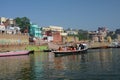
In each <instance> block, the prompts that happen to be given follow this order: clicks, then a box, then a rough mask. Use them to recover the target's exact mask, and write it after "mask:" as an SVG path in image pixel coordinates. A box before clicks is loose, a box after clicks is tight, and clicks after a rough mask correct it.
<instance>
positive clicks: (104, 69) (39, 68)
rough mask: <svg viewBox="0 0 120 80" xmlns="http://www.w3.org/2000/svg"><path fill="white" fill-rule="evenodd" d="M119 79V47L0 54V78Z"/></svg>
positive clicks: (25, 79)
mask: <svg viewBox="0 0 120 80" xmlns="http://www.w3.org/2000/svg"><path fill="white" fill-rule="evenodd" d="M76 79H77V80H120V49H95V50H88V52H87V53H85V54H77V55H64V56H57V57H56V56H55V55H54V53H44V52H35V53H34V54H30V55H25V56H13V57H0V80H76Z"/></svg>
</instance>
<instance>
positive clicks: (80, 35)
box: [78, 30, 89, 40]
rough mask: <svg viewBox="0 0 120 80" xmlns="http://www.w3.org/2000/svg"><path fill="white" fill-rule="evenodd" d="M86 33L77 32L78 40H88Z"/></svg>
mask: <svg viewBox="0 0 120 80" xmlns="http://www.w3.org/2000/svg"><path fill="white" fill-rule="evenodd" d="M88 35H89V34H88V31H83V30H79V32H78V37H79V40H88Z"/></svg>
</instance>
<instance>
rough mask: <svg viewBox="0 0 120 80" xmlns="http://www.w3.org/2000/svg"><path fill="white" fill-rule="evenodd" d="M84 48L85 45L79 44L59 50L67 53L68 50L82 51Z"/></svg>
mask: <svg viewBox="0 0 120 80" xmlns="http://www.w3.org/2000/svg"><path fill="white" fill-rule="evenodd" d="M84 48H85V46H84V45H83V44H77V45H76V46H64V47H61V46H60V47H59V48H58V50H59V51H67V50H71V51H75V50H82V49H84Z"/></svg>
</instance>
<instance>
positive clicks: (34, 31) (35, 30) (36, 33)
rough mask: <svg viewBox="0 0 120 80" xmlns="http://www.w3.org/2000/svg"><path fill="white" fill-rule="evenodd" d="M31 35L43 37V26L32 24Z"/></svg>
mask: <svg viewBox="0 0 120 80" xmlns="http://www.w3.org/2000/svg"><path fill="white" fill-rule="evenodd" d="M30 36H33V37H37V38H42V30H41V27H39V26H38V25H36V24H31V25H30Z"/></svg>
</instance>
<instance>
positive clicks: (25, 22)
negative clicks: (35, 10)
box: [15, 17, 30, 33]
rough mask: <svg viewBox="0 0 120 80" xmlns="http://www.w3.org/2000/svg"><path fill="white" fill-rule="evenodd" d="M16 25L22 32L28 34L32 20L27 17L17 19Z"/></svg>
mask: <svg viewBox="0 0 120 80" xmlns="http://www.w3.org/2000/svg"><path fill="white" fill-rule="evenodd" d="M15 22H16V25H17V26H19V27H20V29H21V32H22V33H23V32H25V33H28V32H29V27H30V20H29V19H28V18H27V17H22V18H20V17H16V18H15Z"/></svg>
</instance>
